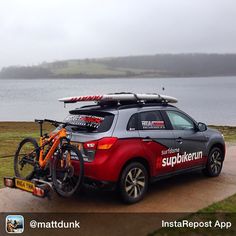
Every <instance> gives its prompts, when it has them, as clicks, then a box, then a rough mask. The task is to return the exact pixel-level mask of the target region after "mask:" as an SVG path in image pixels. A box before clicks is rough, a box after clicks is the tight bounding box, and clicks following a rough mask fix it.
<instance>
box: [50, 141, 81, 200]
mask: <svg viewBox="0 0 236 236" xmlns="http://www.w3.org/2000/svg"><path fill="white" fill-rule="evenodd" d="M83 175H84V163H83V157H82V154H81V153H80V151H79V150H78V148H76V147H75V146H73V145H70V144H66V145H64V146H62V148H61V149H60V150H59V152H58V154H57V155H56V156H55V159H54V160H53V165H52V181H53V186H54V189H55V191H56V192H57V193H58V194H59V195H60V196H62V197H70V196H72V195H73V194H74V193H75V192H76V191H77V190H78V189H79V187H80V186H81V184H82V182H83Z"/></svg>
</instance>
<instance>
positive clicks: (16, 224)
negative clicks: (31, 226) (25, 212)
mask: <svg viewBox="0 0 236 236" xmlns="http://www.w3.org/2000/svg"><path fill="white" fill-rule="evenodd" d="M6 232H7V233H14V234H21V233H23V232H24V217H23V216H21V215H8V216H7V217H6Z"/></svg>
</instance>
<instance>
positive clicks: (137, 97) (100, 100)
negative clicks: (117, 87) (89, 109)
mask: <svg viewBox="0 0 236 236" xmlns="http://www.w3.org/2000/svg"><path fill="white" fill-rule="evenodd" d="M59 101H60V102H64V104H67V103H76V102H89V101H93V102H96V103H97V105H100V106H120V105H130V104H140V103H141V104H145V103H161V104H167V103H176V102H177V101H178V100H177V99H176V98H174V97H171V96H167V95H161V94H157V93H130V92H120V93H109V94H104V95H89V96H77V97H65V98H60V99H59Z"/></svg>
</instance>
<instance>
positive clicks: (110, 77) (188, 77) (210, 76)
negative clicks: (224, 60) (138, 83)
mask: <svg viewBox="0 0 236 236" xmlns="http://www.w3.org/2000/svg"><path fill="white" fill-rule="evenodd" d="M212 77H216V78H220V77H236V74H235V75H201V76H200V75H192V76H189V75H186V76H184V75H179V76H177V75H176V76H147V75H146V76H130V77H127V76H124V77H122V76H112V75H111V76H101V77H99V76H97V77H96V76H91V77H48V78H44V77H43V78H2V77H0V80H57V79H60V80H63V79H64V80H66V79H72V80H77V79H78V80H86V79H95V80H98V79H112V80H113V79H180V78H183V79H186V78H187V79H196V78H212Z"/></svg>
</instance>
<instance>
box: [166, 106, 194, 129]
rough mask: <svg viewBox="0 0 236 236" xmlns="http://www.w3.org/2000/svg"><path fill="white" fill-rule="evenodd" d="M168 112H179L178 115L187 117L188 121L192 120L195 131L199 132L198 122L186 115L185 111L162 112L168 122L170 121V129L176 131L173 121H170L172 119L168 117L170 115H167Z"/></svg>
mask: <svg viewBox="0 0 236 236" xmlns="http://www.w3.org/2000/svg"><path fill="white" fill-rule="evenodd" d="M167 111H174V112H177V113H180V114H182V115H184V116H186V117H187V118H188V119H190V120H191V121H192V122H193V125H194V130H195V131H196V130H198V125H197V122H196V121H195V120H194V119H193V118H192V117H191V116H189V115H188V114H187V113H185V112H183V111H181V110H175V109H168V110H167V109H166V110H162V114H163V116H164V117H165V119H166V120H168V124H169V127H170V128H171V129H170V130H175V129H174V127H173V126H172V124H171V121H170V119H169V117H168V115H167V113H166V112H167Z"/></svg>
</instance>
